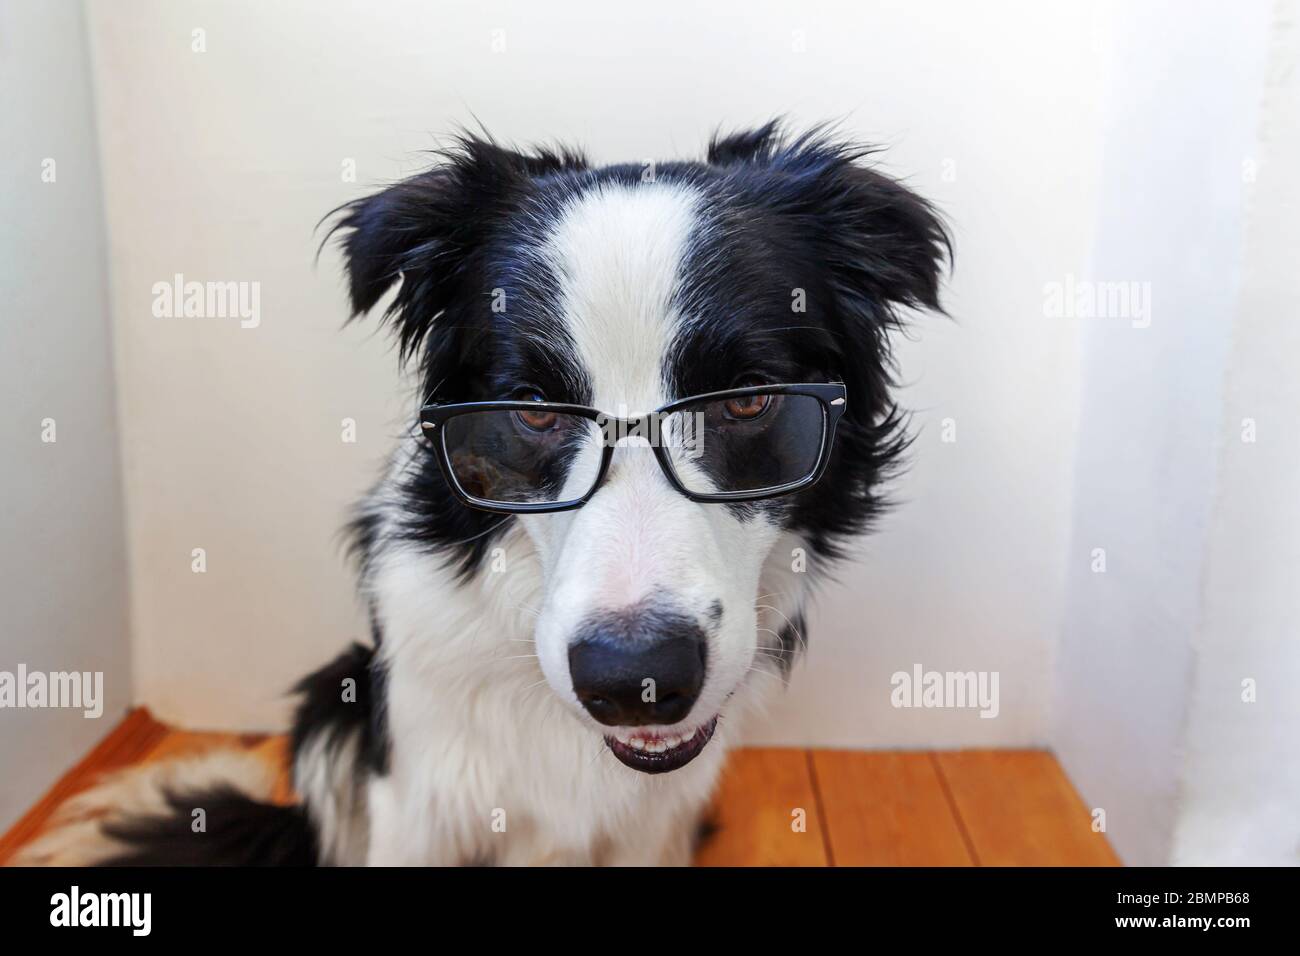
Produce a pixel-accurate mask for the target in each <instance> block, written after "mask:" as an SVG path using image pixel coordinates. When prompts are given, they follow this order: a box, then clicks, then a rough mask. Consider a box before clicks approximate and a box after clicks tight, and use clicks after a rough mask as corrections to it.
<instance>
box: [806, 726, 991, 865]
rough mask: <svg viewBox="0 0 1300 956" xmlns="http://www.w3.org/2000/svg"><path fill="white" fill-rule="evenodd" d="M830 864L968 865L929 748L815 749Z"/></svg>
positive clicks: (967, 854) (963, 841)
mask: <svg viewBox="0 0 1300 956" xmlns="http://www.w3.org/2000/svg"><path fill="white" fill-rule="evenodd" d="M812 756H813V768H814V773H815V781H816V784H817V790H818V792H819V793H820V794H821V804H822V812H823V814H824V820H823V823H824V826H825V828H826V837H827V841H828V844H829V846H830V855H831V858H832V859H833V860H834V861H835V865H836V866H971V865H972V864H973V862H974V861H973V860H972V859H971V854H970V852H969V850H968V848H967V845H966V839H965V836H964V835H963V833H962V831H961V825H960V823H959V822H958V820H957V818H956V815H955V814H954V812H953V809H952V804H951V802H950V801H949V799H948V795H947V793H946V792H945V790H944V786H943V781H942V780H941V779H940V777H939V772H938V770H937V768H936V767H935V764H934V760H933V758H932V757H931V755H930V754H929V753H899V752H892V751H890V752H861V751H849V750H814V751H813V752H812Z"/></svg>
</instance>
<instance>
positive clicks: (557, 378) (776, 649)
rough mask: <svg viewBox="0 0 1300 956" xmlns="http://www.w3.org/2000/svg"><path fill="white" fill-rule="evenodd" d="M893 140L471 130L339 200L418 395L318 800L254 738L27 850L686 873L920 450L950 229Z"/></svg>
mask: <svg viewBox="0 0 1300 956" xmlns="http://www.w3.org/2000/svg"><path fill="white" fill-rule="evenodd" d="M871 153H872V151H871V150H870V149H866V148H861V147H858V146H855V145H853V144H850V143H847V142H844V141H842V140H841V139H839V138H838V137H837V136H836V135H834V133H833V132H830V131H828V130H827V129H825V128H817V129H814V130H812V131H811V132H807V133H804V134H802V135H798V136H792V135H789V134H787V133H785V132H784V131H783V129H782V128H781V126H780V124H779V123H776V122H773V123H769V124H767V125H764V126H762V127H760V128H757V129H753V130H748V131H744V132H740V133H736V134H734V135H718V136H715V137H714V138H713V140H712V141H711V142H710V144H709V146H708V150H707V154H706V156H705V158H704V160H703V161H680V162H679V161H675V162H663V163H657V164H625V165H613V166H605V167H599V168H598V167H594V166H592V165H591V164H590V163H589V162H588V161H587V160H586V159H585V158H584V157H583V155H581V154H580V153H578V152H576V151H573V150H569V149H563V148H557V149H538V150H532V151H520V150H515V149H512V148H507V147H504V146H502V145H499V144H498V143H497V142H495V141H494V140H492V139H491V138H489V137H487V136H485V135H484V136H479V135H470V134H466V135H464V136H462V137H461V138H459V139H458V140H457V141H456V144H455V145H454V146H453V147H451V148H450V149H448V150H446V151H445V152H443V153H442V154H441V155H440V159H439V162H438V163H437V165H435V166H434V167H433V168H431V169H429V170H428V171H426V172H423V173H421V174H419V175H416V176H414V177H412V178H410V179H407V180H405V181H402V182H398V183H396V184H395V185H392V186H390V187H388V188H386V189H383V190H382V191H380V192H377V193H375V194H374V195H370V196H368V197H366V198H362V199H359V200H357V201H355V202H351V203H349V204H347V205H345V206H344V207H342V208H341V209H339V210H336V211H335V213H334V214H333V219H332V221H333V225H332V228H331V230H330V232H331V235H332V236H333V238H334V239H336V240H337V241H338V242H339V245H340V246H341V249H342V253H343V258H344V261H345V264H346V273H347V279H348V285H349V291H350V298H351V307H352V312H353V317H354V318H356V317H359V316H363V315H365V314H368V313H370V312H372V311H373V310H376V308H377V307H378V306H379V305H380V303H381V302H383V303H385V305H384V309H383V320H384V321H385V322H387V323H388V325H389V326H390V327H391V329H392V331H393V333H394V334H395V337H396V341H397V344H398V347H399V351H400V356H401V361H402V362H403V363H412V362H413V363H416V364H417V365H418V371H419V379H420V383H421V393H420V396H419V397H420V410H419V411H418V412H417V413H415V414H413V416H412V424H411V428H410V431H409V434H408V435H407V437H406V438H405V439H404V441H403V442H402V445H401V447H400V448H399V449H398V450H397V452H396V454H395V455H394V457H393V458H392V461H391V464H390V466H389V467H388V469H387V471H386V473H385V474H384V475H383V477H382V479H381V480H380V481H379V482H378V484H377V485H376V486H375V487H374V488H373V489H372V490H371V491H370V493H369V494H368V495H367V496H366V497H365V498H364V500H363V501H362V503H361V504H360V505H359V507H358V509H357V511H356V514H355V518H354V520H353V521H352V523H351V526H350V531H351V540H352V543H353V547H354V550H355V554H356V557H357V559H358V565H359V569H360V574H359V577H360V593H361V595H362V597H363V599H364V601H365V602H366V605H367V606H368V608H369V611H370V617H371V621H372V629H373V634H372V640H371V643H370V644H368V645H362V644H357V645H355V646H353V647H352V648H351V649H349V650H348V651H347V652H345V653H344V654H343V655H342V656H340V657H339V658H337V659H336V660H334V661H332V662H331V663H330V664H328V665H327V666H325V667H323V668H322V669H320V670H318V671H316V672H315V673H313V674H311V675H310V676H309V677H307V678H306V679H304V680H303V681H302V682H301V683H299V684H298V685H297V687H296V692H297V694H298V695H299V705H298V708H297V712H296V717H295V721H294V726H293V732H292V737H291V742H292V753H293V781H294V786H295V789H296V791H297V793H298V794H299V795H300V798H301V799H300V802H299V803H297V804H295V805H292V806H284V805H278V804H275V803H272V802H269V801H268V799H267V798H266V794H267V792H268V787H269V780H268V779H267V778H268V777H269V772H268V769H267V768H266V767H265V766H264V765H261V764H259V763H258V762H257V761H256V760H253V759H251V758H249V757H246V756H241V755H239V754H235V753H219V754H217V755H213V756H208V757H202V758H197V759H192V760H189V761H180V762H176V763H170V764H161V765H158V766H148V767H145V768H143V769H140V770H135V771H129V772H128V773H126V774H125V775H122V776H119V777H117V778H114V779H110V780H109V781H107V782H106V783H105V784H104V785H103V786H101V787H99V788H97V789H95V790H92V791H91V792H89V793H88V794H86V795H85V796H83V797H81V798H79V799H77V800H74V801H73V802H72V803H71V804H70V805H69V806H68V808H67V809H66V810H65V811H64V813H63V814H62V818H61V819H62V825H61V826H60V827H59V828H57V829H55V830H54V831H53V832H52V833H51V834H50V835H49V836H47V837H45V838H44V839H43V840H41V841H39V842H38V843H36V844H34V845H33V846H32V847H30V848H29V849H28V851H27V853H26V855H25V859H26V861H28V862H32V861H37V862H59V863H69V862H74V863H85V862H91V863H110V864H150V863H156V864H191V863H202V864H244V865H248V864H286V865H287V864H302V865H311V864H324V865H362V864H371V865H394V864H396V865H424V864H432V865H476V864H479V865H535V864H572V865H681V864H687V863H689V862H690V859H691V857H692V853H693V846H694V842H695V837H696V834H697V832H698V828H699V825H700V823H701V819H702V817H703V815H704V814H705V812H706V807H707V803H708V801H709V799H710V796H711V793H712V791H713V789H714V787H715V784H716V782H717V780H718V777H719V773H720V771H721V769H722V766H723V761H724V756H725V753H726V751H727V749H728V747H730V746H732V745H733V744H734V743H735V742H736V741H737V739H738V737H739V736H740V733H741V731H740V728H741V727H742V726H743V725H744V723H745V720H746V718H747V716H748V715H751V714H753V713H754V712H756V711H757V710H759V709H761V708H762V707H763V706H764V704H765V702H766V701H768V700H770V699H771V698H772V696H773V694H774V693H776V692H778V691H779V690H780V688H781V686H782V683H783V679H784V677H785V675H786V674H787V673H788V671H789V668H790V666H791V663H792V661H793V660H794V658H795V657H796V656H797V655H798V654H799V653H800V651H801V649H802V647H803V645H804V643H805V640H806V627H805V623H804V612H805V607H806V604H807V602H808V600H809V597H810V593H809V592H810V591H811V587H810V582H811V581H815V580H816V579H817V577H818V576H819V575H820V574H822V573H823V572H824V570H825V568H826V567H828V566H829V565H830V564H831V563H832V562H834V561H836V560H837V559H840V558H842V557H843V554H844V545H845V543H846V542H847V541H849V540H850V539H851V538H852V537H853V536H855V535H858V534H861V533H863V532H865V531H867V530H868V529H869V528H870V527H871V525H872V523H873V520H874V519H875V518H876V517H877V516H878V515H879V514H880V513H881V511H882V509H883V508H884V507H885V505H886V502H885V500H884V498H883V496H882V491H881V486H882V483H883V482H884V481H885V479H886V478H887V477H888V476H889V475H890V474H891V472H892V471H893V470H894V468H895V466H896V465H897V464H898V462H899V460H900V456H901V454H902V453H903V451H904V449H905V447H906V445H907V437H906V427H905V415H904V414H903V413H902V412H901V411H900V410H899V409H898V407H897V406H896V404H895V403H894V401H893V400H892V399H891V397H890V392H891V387H892V385H893V380H892V370H893V365H892V361H891V352H890V334H891V333H892V332H893V331H894V330H895V329H896V328H898V327H899V326H900V324H901V322H902V321H903V316H904V314H905V310H908V309H929V310H935V311H941V308H940V302H939V287H940V282H941V278H942V272H943V271H944V269H945V266H946V264H947V263H948V262H949V261H950V260H951V243H950V239H949V235H948V233H947V231H946V228H945V225H944V223H943V222H942V219H941V217H940V216H939V215H938V213H937V212H936V210H935V209H934V208H933V207H932V206H931V205H930V204H929V203H928V202H926V201H925V200H924V199H922V198H920V197H919V196H917V195H916V194H914V193H913V192H912V191H910V190H909V189H907V188H906V187H904V186H903V185H902V184H900V183H899V182H897V181H895V180H894V179H891V178H889V177H887V176H886V175H883V174H882V173H881V172H879V171H877V170H876V169H874V168H873V167H872V165H871V164H870V162H869V158H870V156H871ZM327 241H329V237H327ZM196 807H202V808H203V809H204V810H205V813H206V829H205V830H204V832H202V833H201V834H196V833H194V832H193V831H192V827H191V818H192V814H193V810H194V808H196Z"/></svg>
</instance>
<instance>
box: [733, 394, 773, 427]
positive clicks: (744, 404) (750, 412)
mask: <svg viewBox="0 0 1300 956" xmlns="http://www.w3.org/2000/svg"><path fill="white" fill-rule="evenodd" d="M771 401H772V397H771V396H770V395H744V396H741V397H740V398H732V399H728V401H727V405H726V409H727V417H728V418H734V419H737V420H738V421H750V420H752V419H755V418H758V416H760V415H762V414H763V413H764V412H765V411H767V407H768V405H769V404H771Z"/></svg>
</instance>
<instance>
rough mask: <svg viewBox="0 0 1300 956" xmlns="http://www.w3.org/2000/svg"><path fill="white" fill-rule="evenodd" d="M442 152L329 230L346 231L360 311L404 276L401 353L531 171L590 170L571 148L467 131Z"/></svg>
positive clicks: (454, 289)
mask: <svg viewBox="0 0 1300 956" xmlns="http://www.w3.org/2000/svg"><path fill="white" fill-rule="evenodd" d="M437 155H438V157H439V159H440V162H439V163H438V165H436V166H434V167H433V168H432V169H429V170H428V171H426V172H423V173H420V174H419V175H416V176H412V177H411V178H410V179H406V180H403V181H402V182H399V183H396V184H394V185H392V186H389V187H388V188H387V189H384V190H383V191H381V192H378V193H375V194H374V195H371V196H367V197H364V198H362V199H358V200H355V201H353V202H350V203H347V204H345V205H343V206H341V207H340V208H339V209H337V210H335V211H334V213H332V214H331V217H333V219H334V222H333V226H332V227H331V228H330V231H329V235H327V236H326V240H327V241H328V239H329V238H330V237H331V236H334V235H335V234H339V235H340V236H341V241H340V245H341V246H342V248H343V255H344V261H345V265H346V268H347V274H348V287H349V297H350V299H351V303H352V315H353V317H356V316H359V315H362V314H364V313H366V312H369V311H370V310H371V309H372V308H374V307H375V305H376V304H377V303H378V302H379V300H380V299H381V298H383V296H384V294H385V293H386V292H388V290H389V289H390V288H391V287H392V286H393V285H394V284H395V283H396V282H398V280H399V279H400V280H401V288H400V289H399V290H398V292H397V295H396V296H394V298H393V301H392V303H391V304H390V305H389V306H388V308H387V309H386V310H385V313H384V319H385V320H386V321H388V322H390V323H391V324H392V326H393V328H394V331H395V332H396V335H397V339H398V342H399V345H400V354H401V357H402V359H403V360H405V358H406V357H407V356H409V355H410V354H411V353H413V352H415V351H417V350H418V349H419V348H420V346H421V344H422V343H423V342H424V340H425V338H426V337H427V335H428V333H429V330H430V329H431V328H432V326H433V323H434V320H435V319H436V318H437V317H438V316H439V315H440V314H441V313H442V312H443V311H444V310H445V309H446V308H447V306H448V304H449V303H451V302H452V301H453V300H454V298H455V296H456V295H457V293H458V292H459V291H460V290H461V288H462V285H463V283H464V282H465V281H466V279H467V277H469V276H470V275H471V274H472V273H473V271H474V270H473V265H474V257H475V253H476V252H477V250H478V249H480V248H481V246H482V243H483V240H484V237H485V236H486V235H488V233H489V232H490V230H491V229H492V227H493V225H494V223H496V222H497V221H499V219H500V218H501V216H502V215H503V213H504V212H505V211H506V210H508V208H509V206H510V204H511V203H512V202H516V201H518V199H519V198H520V197H521V196H522V195H524V194H525V192H526V191H527V189H528V187H529V183H530V180H531V179H532V177H535V176H543V175H547V174H550V173H555V172H560V171H565V170H581V169H585V168H586V161H585V160H584V159H583V157H582V156H581V155H580V154H578V153H576V152H572V151H569V150H564V149H560V150H556V151H550V150H539V151H536V152H533V153H531V154H528V153H522V152H518V151H515V150H512V149H507V148H505V147H502V146H499V145H497V144H496V143H494V142H492V141H491V140H488V139H482V138H478V137H475V136H469V135H466V136H462V137H460V138H459V139H458V140H457V141H456V144H455V145H454V146H453V147H451V148H449V149H446V150H441V151H439V152H438V154H437ZM327 218H330V217H327Z"/></svg>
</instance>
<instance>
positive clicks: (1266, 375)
mask: <svg viewBox="0 0 1300 956" xmlns="http://www.w3.org/2000/svg"><path fill="white" fill-rule="evenodd" d="M1297 14H1300V4H1298V3H1296V2H1295V0H1287V2H1286V3H1282V4H1279V5H1278V8H1277V11H1276V14H1275V17H1274V30H1273V31H1272V48H1271V51H1270V52H1271V55H1270V58H1269V71H1268V77H1267V82H1266V84H1265V87H1264V101H1263V104H1262V106H1263V109H1262V114H1261V117H1260V123H1259V127H1258V136H1257V142H1256V145H1255V149H1254V150H1253V151H1252V152H1251V154H1250V156H1249V162H1250V163H1251V164H1252V166H1251V167H1249V168H1251V169H1255V170H1257V172H1258V179H1257V181H1255V182H1253V183H1251V184H1250V186H1249V203H1248V212H1247V229H1246V243H1245V252H1246V267H1245V270H1244V274H1243V277H1242V292H1241V296H1240V301H1239V304H1238V307H1237V309H1236V321H1235V323H1234V326H1233V336H1232V344H1231V349H1230V352H1229V355H1228V364H1227V378H1226V381H1225V383H1224V403H1223V413H1222V420H1221V422H1220V426H1219V435H1220V439H1219V441H1220V444H1219V448H1218V482H1217V491H1216V494H1215V499H1214V507H1213V514H1212V518H1211V521H1210V524H1209V529H1208V533H1207V544H1208V553H1207V560H1206V563H1205V574H1204V577H1203V580H1202V585H1201V600H1202V619H1201V625H1200V627H1198V628H1197V629H1196V631H1195V633H1194V640H1193V642H1192V653H1193V655H1194V659H1195V661H1196V674H1195V679H1194V681H1193V687H1192V693H1191V696H1190V700H1191V704H1190V706H1189V720H1188V727H1187V744H1186V752H1187V760H1186V763H1185V766H1184V767H1183V771H1182V775H1181V779H1182V789H1181V799H1180V814H1179V820H1178V825H1177V827H1176V829H1175V833H1174V840H1173V851H1172V856H1173V859H1175V860H1176V861H1178V862H1180V863H1188V864H1201V865H1222V864H1228V863H1234V864H1235V863H1245V864H1256V865H1258V864H1269V865H1274V866H1283V865H1288V866H1295V865H1297V864H1300V744H1298V743H1297V736H1298V735H1300V694H1297V693H1296V688H1297V687H1300V589H1298V588H1297V586H1296V585H1297V582H1300V430H1297V428H1296V414H1297V411H1300V374H1297V357H1298V356H1300V322H1298V321H1297V320H1298V319H1300V268H1298V264H1300V180H1297V178H1296V174H1295V173H1296V160H1297V158H1298V157H1300V71H1298V70H1297V69H1296V67H1297V65H1300V34H1298V33H1297V31H1296V25H1297V22H1298V21H1297ZM1245 681H1251V682H1253V684H1254V688H1253V691H1254V693H1253V695H1252V694H1251V690H1252V688H1251V687H1250V686H1249V685H1244V684H1243V682H1245ZM1252 697H1253V699H1252Z"/></svg>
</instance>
